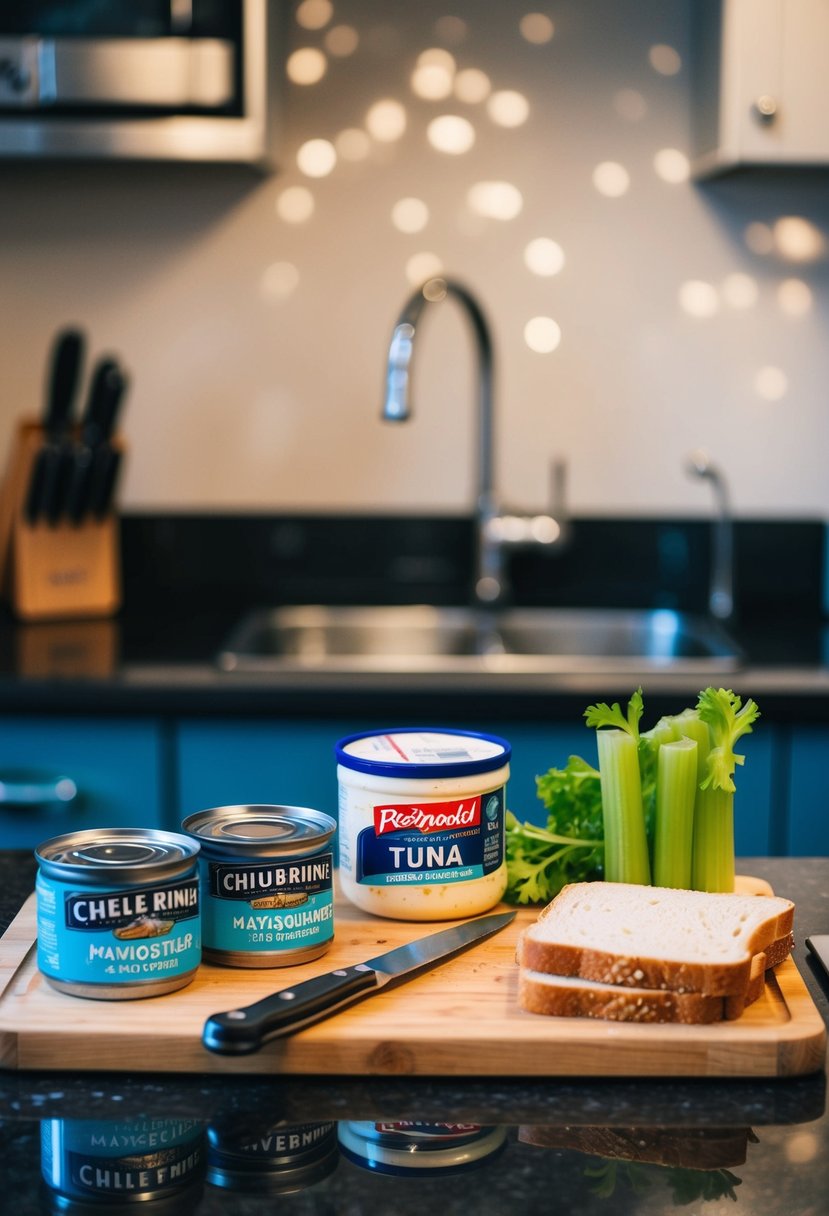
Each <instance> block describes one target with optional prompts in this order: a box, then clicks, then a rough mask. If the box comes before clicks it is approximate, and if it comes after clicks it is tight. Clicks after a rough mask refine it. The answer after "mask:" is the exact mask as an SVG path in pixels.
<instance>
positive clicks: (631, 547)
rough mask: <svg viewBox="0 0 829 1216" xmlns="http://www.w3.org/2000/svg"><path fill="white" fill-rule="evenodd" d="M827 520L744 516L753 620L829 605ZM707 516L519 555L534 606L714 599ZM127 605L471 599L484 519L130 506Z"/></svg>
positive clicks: (692, 603) (743, 598) (638, 525)
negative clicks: (476, 527)
mask: <svg viewBox="0 0 829 1216" xmlns="http://www.w3.org/2000/svg"><path fill="white" fill-rule="evenodd" d="M824 531H825V530H824V525H823V523H822V522H821V521H816V520H786V521H780V520H772V521H766V520H755V519H752V520H740V521H737V522H736V524H735V532H734V552H735V601H736V615H737V618H738V619H739V620H741V621H742V622H751V621H764V620H768V619H774V618H775V617H777V616H778V615H780V614H784V615H785V617H786V619H787V620H792V619H803V620H813V621H814V620H817V619H820V617H821V616H822V613H823V608H824V605H823V585H824V539H825V538H824ZM711 538H712V530H711V525H710V524H709V523H708V522H707V521H705V520H699V519H693V520H687V519H679V518H677V519H641V518H636V519H633V518H612V519H599V518H585V519H575V520H573V521H572V523H571V529H570V540H569V544H568V545H567V547H566V548H564V549H562V550H560V551H558V550H556V551H554V552H552V553H550V554H549V555H545V554H541V555H539V554H537V553H534V552H528V551H520V550H519V551H517V552H515V553H514V554H513V555H512V557H511V558H510V571H511V584H512V595H513V599H514V601H515V602H516V603H519V604H527V605H560V606H571V607H578V606H586V605H597V606H605V605H612V606H618V607H668V608H676V609H682V610H686V611H691V612H705V611H706V606H707V596H708V581H709V570H710V555H711ZM121 542H122V555H123V581H124V599H125V607H126V608H127V609H130V610H131V609H138V610H145V609H146V610H152V611H153V612H154V613H157V612H159V610H162V611H163V607H164V603H165V601H166V602H167V603H168V604H172V603H173V602H178V603H180V604H182V605H186V606H188V608H189V607H190V606H192V605H197V606H198V607H199V608H200V610H202V611H209V610H211V609H215V610H226V609H233V608H236V607H239V608H247V607H251V606H253V605H264V604H280V603H285V604H290V603H295V604H296V603H314V602H325V603H340V604H346V603H352V604H359V603H363V604H371V603H419V602H428V603H434V604H461V603H465V602H466V601H467V600H468V599H469V588H470V586H471V583H472V552H473V524H472V521H471V520H469V519H464V518H455V517H438V516H419V515H418V516H410V515H405V516H379V515H323V514H291V515H279V516H265V515H242V514H233V515H218V514H215V515H214V514H175V515H165V516H162V515H145V514H128V515H126V516H125V517H124V518H123V520H122V522H121Z"/></svg>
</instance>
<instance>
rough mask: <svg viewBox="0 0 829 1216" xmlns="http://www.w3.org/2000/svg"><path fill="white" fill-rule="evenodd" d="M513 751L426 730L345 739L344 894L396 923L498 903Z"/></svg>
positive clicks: (464, 735) (472, 737)
mask: <svg viewBox="0 0 829 1216" xmlns="http://www.w3.org/2000/svg"><path fill="white" fill-rule="evenodd" d="M511 750H512V749H511V748H510V745H509V743H507V741H506V740H505V739H501V738H499V737H498V736H497V735H484V734H479V733H476V732H473V731H461V730H444V729H435V728H431V727H429V728H419V727H405V728H403V729H399V730H390V731H385V732H382V733H379V732H377V733H372V734H361V735H349V736H348V737H347V738H345V739H341V740H340V741H339V743H338V744H337V746H336V756H337V779H338V782H339V791H340V802H339V806H340V811H339V814H340V836H339V839H340V858H339V860H340V881H341V883H342V889H343V894H344V895H346V896H347V897H348V899H350V900H351V902H352V903H354V904H356V905H357V907H358V908H362V909H363V910H364V911H366V912H372V913H374V915H375V916H388V917H391V918H392V919H395V920H418V921H426V920H452V919H455V918H460V917H464V916H475V915H476V914H477V913H479V912H485V911H487V909H489V908H491V907H493V906H494V905H495V904H497V903H498V901H499V900H500V899H501V898H502V897H503V895H504V892H505V890H506V886H507V866H506V860H505V848H504V816H505V810H506V783H507V778H508V776H509V760H510V755H511Z"/></svg>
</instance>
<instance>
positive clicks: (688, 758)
mask: <svg viewBox="0 0 829 1216" xmlns="http://www.w3.org/2000/svg"><path fill="white" fill-rule="evenodd" d="M706 729H707V728H706ZM697 750H698V749H697V744H696V743H695V742H694V740H693V739H688V738H683V739H677V740H675V741H674V742H668V743H663V744H662V745H661V747H660V748H659V754H658V756H657V761H656V825H655V831H654V846H653V881H654V885H655V886H657V887H685V888H687V887H690V885H691V861H692V854H693V835H694V803H695V801H696V793H697Z"/></svg>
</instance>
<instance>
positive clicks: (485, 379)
mask: <svg viewBox="0 0 829 1216" xmlns="http://www.w3.org/2000/svg"><path fill="white" fill-rule="evenodd" d="M447 296H451V297H452V298H453V299H455V300H457V302H458V303H459V304H460V305H461V306H462V307H463V309H464V311H465V313H466V315H467V317H468V318H469V321H470V323H471V326H472V333H473V336H474V339H475V350H476V355H477V372H478V384H477V391H478V432H477V491H476V499H475V523H476V528H475V586H474V594H475V599H476V600H477V602H478V603H479V604H486V605H494V604H496V603H497V602H498V601H499V600H502V599H503V598H504V595H505V593H506V587H507V579H506V574H505V569H504V553H505V551H506V550H507V549H508V548H515V547H519V546H525V547H526V546H544V547H545V548H547V549H549V548H550V547H551V546H555V545H560V544H562V543H563V540H564V530H563V527H562V525H561V524H560V523H559V521H558V520H555V519H553V518H552V517H551V516H549V515H536V516H531V517H530V516H518V515H504V516H502V515H501V514H500V513H499V510H498V504H497V500H496V493H495V468H494V463H495V461H494V452H495V417H494V409H493V378H494V376H493V355H492V338H491V336H490V329H489V324H488V323H487V320H486V317H485V316H484V313H483V310H482V309H481V306H480V305H479V304H478V301H477V300H476V299H475V297H474V296H473V295H472V294H471V292H469V291H468V290H467V289H466V288H465V287H464V286H462V285H461V284H460V283H458V282H456V281H455V280H454V279H444V278H434V279H429V280H428V281H427V282H426V283H424V284H423V286H422V287H419V288H418V289H417V291H415V292H414V293H413V294H412V295H411V296H410V298H409V299H408V300H407V301H406V303H405V305H404V306H403V310H402V312H401V313H400V316H399V317H398V318H397V322H396V324H395V326H394V330H393V332H392V338H391V344H390V346H389V354H388V360H387V364H386V398H385V404H384V406H383V417H384V418H385V419H386V420H388V421H391V422H404V421H405V420H406V419H407V418H409V417H410V416H411V389H412V386H411V363H412V356H413V354H414V346H415V338H416V335H417V330H418V326H419V324H420V319H421V316H422V314H423V310H424V309H425V307H426V305H427V304H429V303H434V302H437V301H440V300H445V299H446V297H447ZM559 480H560V479H559Z"/></svg>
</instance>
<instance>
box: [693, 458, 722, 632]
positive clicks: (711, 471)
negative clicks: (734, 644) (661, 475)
mask: <svg viewBox="0 0 829 1216" xmlns="http://www.w3.org/2000/svg"><path fill="white" fill-rule="evenodd" d="M685 467H686V470H687V472H688V473H689V474H690V475H691V476H692V477H699V478H700V479H701V480H703V481H708V482H710V483H711V489H712V491H713V494H714V503H715V505H716V508H717V518H716V520H715V522H714V542H713V552H712V556H711V582H710V586H709V590H708V611H709V612H710V613H711V615H712V616H714V617H716V618H717V619H718V620H720V621H727V620H730V618H731V617H732V615H733V613H734V528H733V522H732V518H731V507H730V503H729V495H728V486H727V484H726V480H725V476H724V475H723V473H722V471H721V470H720V469H719V468H718V466H717V465H716V464H714V463H713V461H712V460H711V457H710V456H709V455H708V453H707V452H706V451H705V449H704V448H695V449H694V451H693V452H691V453H689V455H688V458H687V461H686V466H685Z"/></svg>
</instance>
